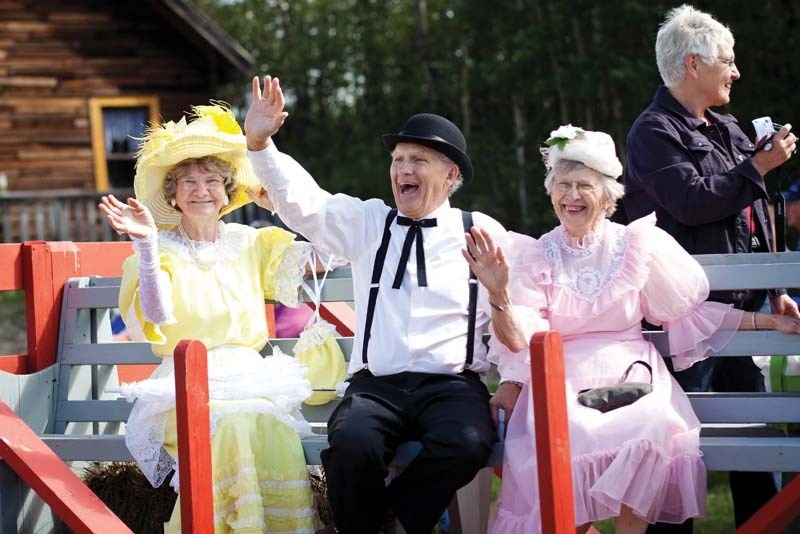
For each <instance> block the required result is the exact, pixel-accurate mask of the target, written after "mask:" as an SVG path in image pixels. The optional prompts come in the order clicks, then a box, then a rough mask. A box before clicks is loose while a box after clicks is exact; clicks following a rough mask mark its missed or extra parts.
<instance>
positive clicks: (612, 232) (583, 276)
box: [540, 220, 628, 302]
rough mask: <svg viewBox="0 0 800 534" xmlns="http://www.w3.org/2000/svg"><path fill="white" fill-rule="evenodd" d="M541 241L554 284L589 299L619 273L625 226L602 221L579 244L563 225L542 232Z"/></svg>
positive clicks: (624, 249)
mask: <svg viewBox="0 0 800 534" xmlns="http://www.w3.org/2000/svg"><path fill="white" fill-rule="evenodd" d="M540 242H541V244H542V247H543V248H542V249H543V252H544V256H545V258H546V259H547V261H548V262H549V263H550V265H551V266H552V273H553V283H554V285H556V286H558V287H561V288H564V289H565V290H567V291H568V292H569V293H571V294H573V295H574V296H576V297H578V298H580V299H582V300H586V301H589V302H592V301H594V300H595V299H596V298H597V297H598V296H599V295H600V293H601V292H602V291H603V290H604V289H605V288H606V287H608V286H609V285H610V284H611V282H612V281H613V280H614V279H615V278H616V277H617V276H619V273H620V269H621V268H622V265H623V264H624V260H625V252H626V250H627V248H628V233H627V228H626V227H625V226H622V225H618V224H612V223H609V222H608V221H606V220H603V221H602V222H601V223H600V224H598V225H597V227H596V228H595V230H594V231H593V232H591V233H590V234H587V235H586V236H584V237H583V239H582V241H581V242H580V243H578V240H577V239H575V238H571V237H570V236H569V234H567V232H566V230H565V229H564V228H563V226H559V227H558V228H556V229H555V230H554V231H552V232H550V233H548V234H545V235H543V236H542V239H541V240H540Z"/></svg>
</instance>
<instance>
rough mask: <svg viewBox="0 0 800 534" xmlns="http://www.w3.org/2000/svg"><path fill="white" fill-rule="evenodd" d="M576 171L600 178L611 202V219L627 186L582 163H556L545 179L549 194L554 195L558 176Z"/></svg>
mask: <svg viewBox="0 0 800 534" xmlns="http://www.w3.org/2000/svg"><path fill="white" fill-rule="evenodd" d="M575 169H589V170H590V171H592V172H593V173H595V174H596V175H597V176H599V177H600V185H601V186H602V187H603V194H604V195H605V197H606V198H607V199H608V200H610V201H611V206H609V208H608V209H606V217H611V216H612V215H614V212H615V211H617V201H618V200H619V199H621V198H622V196H623V195H624V194H625V186H624V185H622V184H621V183H620V182H618V181H617V180H616V178H614V177H612V176H608V175H607V174H603V173H602V172H599V171H596V170H595V169H593V168H591V167H588V166H586V165H584V164H583V163H582V162H580V161H575V160H571V159H560V160H558V161H556V163H555V165H553V167H552V168H551V169H550V170H548V171H547V175H546V176H545V178H544V188H545V190H546V191H547V194H548V195H552V194H553V180H554V179H555V176H556V174H559V175H563V174H569V173H571V172H572V171H574V170H575Z"/></svg>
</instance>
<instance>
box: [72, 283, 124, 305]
mask: <svg viewBox="0 0 800 534" xmlns="http://www.w3.org/2000/svg"><path fill="white" fill-rule="evenodd" d="M116 281H117V285H115V286H90V287H82V288H75V289H72V290H70V295H69V303H68V306H69V307H70V308H75V309H79V310H80V309H86V308H116V307H117V306H118V305H119V279H116Z"/></svg>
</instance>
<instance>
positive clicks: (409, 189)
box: [398, 183, 419, 195]
mask: <svg viewBox="0 0 800 534" xmlns="http://www.w3.org/2000/svg"><path fill="white" fill-rule="evenodd" d="M398 188H399V189H400V194H401V195H410V194H412V193H416V192H417V190H418V189H419V184H409V183H401V184H398Z"/></svg>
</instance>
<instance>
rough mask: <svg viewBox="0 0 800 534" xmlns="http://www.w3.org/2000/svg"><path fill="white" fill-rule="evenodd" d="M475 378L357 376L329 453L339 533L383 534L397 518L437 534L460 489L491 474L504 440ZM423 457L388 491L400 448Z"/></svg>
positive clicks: (331, 431)
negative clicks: (415, 446)
mask: <svg viewBox="0 0 800 534" xmlns="http://www.w3.org/2000/svg"><path fill="white" fill-rule="evenodd" d="M488 401H489V393H488V392H487V391H486V387H485V386H484V384H483V383H482V382H481V381H480V378H479V377H478V375H476V374H475V373H472V372H470V371H466V372H464V373H462V374H460V375H439V374H429V373H399V374H395V375H388V376H380V377H376V376H373V375H372V374H371V373H369V372H368V371H362V372H360V373H357V374H356V375H355V376H354V377H353V380H352V382H351V384H350V387H348V388H347V391H346V393H345V396H344V398H343V399H342V401H341V403H340V404H339V406H338V407H337V408H336V410H335V411H334V412H333V414H332V415H331V417H330V420H329V421H328V444H329V448H327V449H325V450H324V451H322V453H321V457H322V464H323V466H324V468H325V476H326V478H327V482H328V498H329V500H330V503H331V508H332V510H333V516H334V520H335V522H336V528H337V529H338V531H339V532H340V533H344V534H375V533H376V532H378V530H379V528H380V527H381V525H382V524H383V523H384V522H385V520H386V517H387V514H388V511H389V510H391V511H393V512H394V514H395V515H396V516H397V518H398V519H399V520H400V523H401V524H402V525H403V528H404V529H405V530H406V532H408V533H409V534H417V533H420V534H421V533H425V534H429V533H430V531H431V530H432V529H433V527H434V525H435V524H436V522H437V520H438V519H439V517H441V515H442V513H443V512H444V510H445V509H446V508H447V505H448V503H449V502H450V500H451V499H452V497H453V495H454V494H455V492H456V490H458V488H460V487H462V486H464V485H465V484H467V483H468V482H469V481H470V480H472V478H473V477H474V476H475V474H476V473H477V472H478V471H479V470H480V469H481V468H482V467H484V465H485V463H486V459H487V457H488V456H489V452H490V451H491V447H492V444H493V443H494V442H495V441H496V440H497V436H496V433H495V429H494V424H493V423H492V419H491V415H490V413H489V404H488ZM410 440H419V441H421V442H422V451H421V452H420V453H419V455H418V456H417V457H416V458H414V460H413V461H412V462H411V463H410V464H409V465H408V466H407V467H406V468H405V470H403V472H402V473H400V475H399V476H397V477H396V478H394V479H393V480H392V481H391V483H390V484H389V485H388V486H386V485H385V479H386V477H387V475H388V473H389V464H390V463H391V461H392V458H393V457H394V453H395V451H396V449H397V446H398V445H399V444H400V443H402V442H404V441H410Z"/></svg>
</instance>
